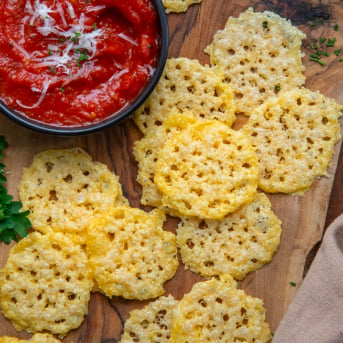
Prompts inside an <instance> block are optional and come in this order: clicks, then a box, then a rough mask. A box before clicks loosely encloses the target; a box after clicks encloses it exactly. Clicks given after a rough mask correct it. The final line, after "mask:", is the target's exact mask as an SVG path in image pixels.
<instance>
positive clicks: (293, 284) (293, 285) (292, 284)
mask: <svg viewBox="0 0 343 343" xmlns="http://www.w3.org/2000/svg"><path fill="white" fill-rule="evenodd" d="M289 284H290V285H291V286H292V287H295V286H296V285H297V284H296V283H295V282H293V281H291V282H290V283H289Z"/></svg>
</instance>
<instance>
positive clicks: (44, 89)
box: [16, 79, 50, 109]
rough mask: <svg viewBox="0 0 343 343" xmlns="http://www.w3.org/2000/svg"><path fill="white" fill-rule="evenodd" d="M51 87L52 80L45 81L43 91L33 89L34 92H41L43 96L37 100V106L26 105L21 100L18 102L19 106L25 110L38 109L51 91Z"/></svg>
mask: <svg viewBox="0 0 343 343" xmlns="http://www.w3.org/2000/svg"><path fill="white" fill-rule="evenodd" d="M49 85H50V80H48V79H45V80H44V82H43V89H42V90H39V89H37V88H32V91H34V92H40V93H41V95H40V97H39V99H38V100H37V102H36V103H35V104H33V105H32V106H27V105H24V104H23V103H22V102H21V101H20V100H17V101H16V102H17V104H18V105H19V106H21V107H23V108H27V109H32V108H35V107H38V106H39V105H40V104H41V102H42V101H43V99H44V98H45V95H46V92H47V91H48V89H49Z"/></svg>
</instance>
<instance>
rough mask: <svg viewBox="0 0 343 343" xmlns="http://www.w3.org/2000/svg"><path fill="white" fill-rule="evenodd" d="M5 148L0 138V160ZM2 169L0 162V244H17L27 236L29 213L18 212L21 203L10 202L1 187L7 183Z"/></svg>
mask: <svg viewBox="0 0 343 343" xmlns="http://www.w3.org/2000/svg"><path fill="white" fill-rule="evenodd" d="M7 146H8V144H7V142H6V140H5V137H4V136H0V159H1V158H2V157H3V153H2V152H3V151H4V149H5V148H6V147H7ZM4 169H5V165H4V164H3V163H1V162H0V242H1V241H4V242H5V243H6V244H10V243H11V240H13V241H15V242H18V240H19V237H25V236H27V234H28V232H27V231H28V230H29V229H30V227H31V223H30V220H29V219H28V218H27V215H28V214H29V213H30V211H25V212H20V210H21V207H22V205H21V203H20V202H19V201H12V199H13V197H12V196H11V195H9V194H7V189H6V188H5V187H4V186H3V184H4V183H6V181H7V179H6V176H5V171H4Z"/></svg>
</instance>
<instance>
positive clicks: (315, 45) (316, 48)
mask: <svg viewBox="0 0 343 343" xmlns="http://www.w3.org/2000/svg"><path fill="white" fill-rule="evenodd" d="M313 47H314V49H315V50H318V44H317V42H314V44H313Z"/></svg>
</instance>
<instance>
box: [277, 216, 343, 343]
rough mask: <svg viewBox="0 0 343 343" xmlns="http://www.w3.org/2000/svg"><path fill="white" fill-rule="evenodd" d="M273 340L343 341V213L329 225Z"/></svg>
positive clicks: (289, 342) (295, 342)
mask: <svg viewBox="0 0 343 343" xmlns="http://www.w3.org/2000/svg"><path fill="white" fill-rule="evenodd" d="M272 342H273V343H342V342H343V215H341V216H339V217H338V218H337V219H336V220H335V221H334V222H333V223H332V224H331V225H330V226H329V228H328V229H327V231H326V233H325V235H324V239H323V242H322V244H321V246H320V248H319V250H318V253H317V255H316V257H315V259H314V261H313V263H312V265H311V268H310V270H309V271H308V273H307V275H306V277H305V279H304V280H303V282H302V284H301V286H300V287H299V289H298V291H297V293H296V295H295V297H294V299H293V301H292V303H291V304H290V306H289V308H288V310H287V312H286V315H285V317H284V318H283V319H282V321H281V323H280V325H279V327H278V329H277V330H276V332H275V335H274V337H273V341H272Z"/></svg>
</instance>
